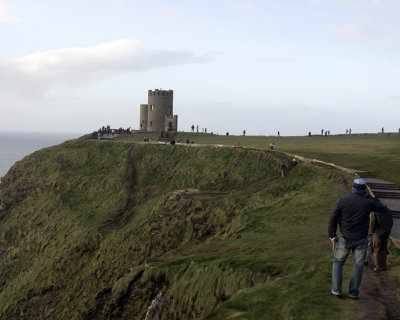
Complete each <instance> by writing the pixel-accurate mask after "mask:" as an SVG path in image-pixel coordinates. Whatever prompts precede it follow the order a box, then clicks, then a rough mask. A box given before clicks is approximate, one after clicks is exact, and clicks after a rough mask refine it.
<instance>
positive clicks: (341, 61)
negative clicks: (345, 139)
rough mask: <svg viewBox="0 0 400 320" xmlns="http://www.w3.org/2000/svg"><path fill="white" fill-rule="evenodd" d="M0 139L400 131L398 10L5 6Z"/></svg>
mask: <svg viewBox="0 0 400 320" xmlns="http://www.w3.org/2000/svg"><path fill="white" fill-rule="evenodd" d="M0 39H1V50H0V111H1V112H0V131H48V132H82V133H84V132H91V131H94V130H97V129H98V128H99V127H101V126H102V125H107V124H109V125H111V127H114V128H118V127H120V126H122V127H132V128H134V129H137V128H138V127H139V105H140V104H141V103H147V90H149V89H156V88H162V89H167V90H168V89H172V90H174V114H177V115H178V129H179V130H185V131H189V130H190V126H191V125H192V124H194V125H199V127H200V128H207V130H208V132H211V131H213V132H214V133H217V132H218V133H220V134H224V133H225V132H226V131H229V132H230V133H231V134H240V133H241V132H242V131H243V129H246V131H247V133H248V134H249V135H275V134H276V133H277V131H278V130H279V131H280V133H281V135H306V134H307V133H308V132H309V131H311V132H313V133H318V132H320V131H321V129H325V130H330V131H331V134H336V133H344V132H345V130H346V128H352V131H353V132H378V131H380V130H381V128H382V127H384V128H385V131H387V132H388V131H396V132H397V131H398V130H399V128H400V81H399V78H400V68H399V67H400V0H282V1H277V0H196V1H195V0H164V1H155V0H146V1H143V0H138V1H136V0H68V1H66V0H40V1H39V0H0Z"/></svg>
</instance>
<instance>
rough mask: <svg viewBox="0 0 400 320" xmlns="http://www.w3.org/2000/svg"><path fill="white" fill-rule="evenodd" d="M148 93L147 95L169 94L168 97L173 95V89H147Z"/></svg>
mask: <svg viewBox="0 0 400 320" xmlns="http://www.w3.org/2000/svg"><path fill="white" fill-rule="evenodd" d="M148 95H149V96H169V97H173V95H174V90H162V89H155V90H149V93H148Z"/></svg>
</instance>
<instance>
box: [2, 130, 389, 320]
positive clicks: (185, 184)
mask: <svg viewBox="0 0 400 320" xmlns="http://www.w3.org/2000/svg"><path fill="white" fill-rule="evenodd" d="M204 137H207V138H208V136H206V135H204ZM135 138H137V137H135ZM232 138H235V137H232ZM196 142H197V141H196ZM279 145H280V143H279ZM129 154H131V155H132V156H131V157H129ZM127 159H129V161H128V163H132V164H133V166H132V170H127V169H126V167H127ZM281 159H282V156H279V155H276V154H270V153H267V152H261V151H252V150H242V149H226V148H213V147H207V148H183V147H181V146H176V147H172V146H154V145H136V146H133V145H131V144H130V143H113V142H100V143H99V142H97V141H72V142H68V143H64V144H62V145H59V146H57V147H53V148H49V149H44V150H41V151H39V152H36V153H34V154H32V155H31V156H29V157H26V158H25V159H24V160H23V161H21V162H19V163H18V164H17V165H15V166H14V167H13V168H12V169H11V171H10V172H9V174H8V175H6V177H5V178H4V179H3V181H2V184H1V187H0V200H1V201H2V202H3V205H5V207H6V209H5V210H3V211H1V212H0V219H1V220H0V251H1V252H0V261H1V262H0V315H1V318H3V317H7V318H15V319H17V318H18V319H20V318H22V319H23V318H26V319H30V318H33V316H41V317H42V318H45V316H46V314H47V315H48V316H49V317H53V318H54V319H65V318H68V317H70V318H74V319H85V318H91V319H107V318H110V319H112V318H125V319H132V318H135V316H137V317H139V318H140V319H144V317H145V314H146V311H147V307H148V305H149V304H150V301H151V300H152V299H154V297H155V296H156V295H157V294H158V293H159V292H162V302H163V303H160V304H159V305H158V306H157V307H156V308H154V309H153V310H152V312H156V311H157V309H162V310H161V311H162V315H163V319H172V318H176V319H200V318H203V317H205V318H206V319H229V318H231V319H260V318H263V316H265V315H266V314H268V316H269V318H271V319H274V318H279V319H322V318H323V319H333V318H335V319H338V317H337V312H335V311H338V310H339V309H340V312H341V313H340V314H341V315H343V317H342V319H349V318H353V317H354V315H355V314H359V313H360V312H361V310H359V309H358V308H359V306H358V305H357V304H355V303H354V302H353V301H346V300H345V301H341V302H340V303H338V301H337V300H332V299H329V298H328V297H327V292H328V290H329V287H330V267H331V248H330V245H329V243H328V242H327V241H326V224H327V219H328V217H329V213H330V210H331V207H332V205H333V203H334V201H335V200H336V198H337V196H338V195H340V194H342V193H344V192H345V191H344V190H343V186H342V185H341V178H340V177H338V176H335V175H334V174H332V173H327V172H325V171H323V170H322V169H318V168H315V167H309V166H306V165H299V166H298V167H296V168H295V169H294V170H292V171H291V172H290V173H289V175H288V176H287V177H285V178H284V179H283V180H279V179H278V177H279V171H278V166H279V163H280V161H281ZM127 177H128V179H127ZM392 181H393V180H392ZM189 187H190V188H197V189H201V190H204V191H208V192H205V193H203V194H198V195H193V196H191V197H188V198H185V197H184V198H179V197H178V198H172V199H170V198H169V196H170V194H171V192H173V191H174V190H177V189H183V188H189ZM127 190H128V191H129V192H128V193H127ZM210 191H211V192H210ZM348 267H349V266H346V268H348ZM345 275H346V276H347V275H349V272H348V270H347V272H345ZM345 280H346V279H345ZM166 306H168V307H166Z"/></svg>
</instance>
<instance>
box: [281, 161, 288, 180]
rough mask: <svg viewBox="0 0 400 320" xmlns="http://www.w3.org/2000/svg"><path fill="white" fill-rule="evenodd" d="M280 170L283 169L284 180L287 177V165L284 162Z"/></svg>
mask: <svg viewBox="0 0 400 320" xmlns="http://www.w3.org/2000/svg"><path fill="white" fill-rule="evenodd" d="M280 168H281V175H282V178H283V177H284V176H285V174H286V171H287V166H286V163H285V162H283V161H282V163H281V167H280Z"/></svg>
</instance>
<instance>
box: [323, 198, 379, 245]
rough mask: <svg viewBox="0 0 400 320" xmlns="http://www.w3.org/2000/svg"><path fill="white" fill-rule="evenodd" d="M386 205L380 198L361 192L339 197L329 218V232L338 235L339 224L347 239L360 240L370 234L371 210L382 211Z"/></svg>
mask: <svg viewBox="0 0 400 320" xmlns="http://www.w3.org/2000/svg"><path fill="white" fill-rule="evenodd" d="M384 210H385V207H384V206H383V204H382V203H380V202H379V200H377V199H375V198H372V197H371V196H368V197H367V198H365V197H364V196H363V195H361V194H359V193H351V194H348V195H345V196H342V197H340V198H339V200H338V201H337V202H336V204H335V207H334V208H333V210H332V213H331V217H330V219H329V228H328V234H329V237H330V238H333V237H335V236H336V229H337V225H338V224H339V226H340V233H341V234H342V236H343V238H345V239H347V240H358V239H362V238H366V237H367V236H368V228H369V214H370V213H371V211H376V212H382V211H384Z"/></svg>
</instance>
